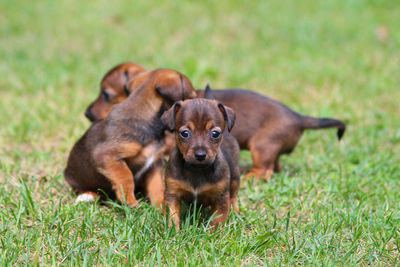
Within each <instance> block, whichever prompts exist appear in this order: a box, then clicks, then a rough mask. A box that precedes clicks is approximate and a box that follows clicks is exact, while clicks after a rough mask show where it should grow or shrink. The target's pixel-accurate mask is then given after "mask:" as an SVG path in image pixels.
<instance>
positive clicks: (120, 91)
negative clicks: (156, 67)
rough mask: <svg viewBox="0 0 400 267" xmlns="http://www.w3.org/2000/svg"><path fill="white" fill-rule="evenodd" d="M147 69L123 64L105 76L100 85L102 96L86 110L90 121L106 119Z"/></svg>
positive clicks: (130, 63)
mask: <svg viewBox="0 0 400 267" xmlns="http://www.w3.org/2000/svg"><path fill="white" fill-rule="evenodd" d="M145 71H146V69H145V68H144V67H142V66H141V65H139V64H137V63H134V62H127V63H122V64H119V65H117V66H115V67H114V68H112V69H111V70H110V71H109V72H107V74H106V75H104V77H103V79H102V81H101V83H100V94H99V96H98V98H97V99H96V100H95V101H93V103H92V104H90V106H89V107H88V108H87V109H86V112H85V116H86V117H87V118H88V119H89V120H90V121H97V120H100V119H104V118H105V117H106V116H107V115H108V113H110V111H111V109H112V108H113V107H114V105H116V104H118V103H121V102H122V101H124V100H125V99H126V98H127V97H128V95H129V93H130V92H129V89H128V87H127V85H128V83H129V81H130V80H132V79H133V78H134V77H135V76H136V75H138V74H139V73H142V72H145Z"/></svg>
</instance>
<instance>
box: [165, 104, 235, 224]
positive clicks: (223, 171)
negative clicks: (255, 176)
mask: <svg viewBox="0 0 400 267" xmlns="http://www.w3.org/2000/svg"><path fill="white" fill-rule="evenodd" d="M162 120H163V122H165V123H166V125H167V126H168V128H169V129H170V130H174V131H175V138H176V144H177V146H176V147H175V148H174V150H173V151H172V152H171V154H170V158H169V161H168V165H167V170H166V175H165V201H166V204H168V207H169V211H170V215H171V219H170V225H171V224H172V218H173V219H174V221H175V226H176V227H177V228H179V216H180V210H181V202H182V201H185V202H192V201H194V200H198V201H199V202H200V203H201V204H203V205H205V206H211V210H212V212H213V213H214V214H215V215H216V216H217V217H216V218H215V219H213V221H212V222H211V225H212V226H213V227H218V225H219V224H220V223H222V222H224V221H226V220H227V218H228V215H229V209H230V206H231V205H232V206H234V208H235V210H236V211H237V212H239V208H238V197H237V194H238V189H239V179H240V173H239V165H238V164H239V145H238V143H237V141H236V140H235V138H234V137H233V136H232V135H230V134H229V131H230V130H231V129H232V127H233V125H234V122H235V113H234V111H233V110H232V109H231V108H229V107H226V106H224V105H223V104H221V103H220V102H218V101H216V100H209V99H193V100H187V101H180V102H177V103H175V104H174V106H173V107H172V108H171V109H170V110H168V111H167V112H166V113H164V115H163V116H162Z"/></svg>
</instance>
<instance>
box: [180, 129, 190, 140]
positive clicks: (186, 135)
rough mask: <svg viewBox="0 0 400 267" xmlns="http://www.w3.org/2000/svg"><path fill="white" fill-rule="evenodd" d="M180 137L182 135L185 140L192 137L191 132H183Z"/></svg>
mask: <svg viewBox="0 0 400 267" xmlns="http://www.w3.org/2000/svg"><path fill="white" fill-rule="evenodd" d="M179 135H180V136H181V137H182V138H183V139H186V138H189V137H190V131H188V130H183V131H182V132H180V133H179Z"/></svg>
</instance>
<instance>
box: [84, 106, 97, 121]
mask: <svg viewBox="0 0 400 267" xmlns="http://www.w3.org/2000/svg"><path fill="white" fill-rule="evenodd" d="M90 108H91V106H90V107H89V108H88V109H86V112H85V116H86V118H88V119H89V120H90V121H94V120H95V118H94V116H93V114H92V111H90Z"/></svg>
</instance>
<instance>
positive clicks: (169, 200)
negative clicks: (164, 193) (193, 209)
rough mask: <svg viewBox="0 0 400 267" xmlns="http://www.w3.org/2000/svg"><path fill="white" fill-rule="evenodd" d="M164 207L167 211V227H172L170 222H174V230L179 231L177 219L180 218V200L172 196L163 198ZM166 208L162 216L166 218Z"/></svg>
mask: <svg viewBox="0 0 400 267" xmlns="http://www.w3.org/2000/svg"><path fill="white" fill-rule="evenodd" d="M165 200H166V205H167V206H168V209H169V227H171V226H172V224H173V223H172V220H174V222H175V228H176V230H179V223H180V220H179V217H180V216H181V200H180V199H177V198H175V197H173V196H168V197H166V198H165ZM166 208H167V207H166V206H165V207H164V216H166V215H167V214H166Z"/></svg>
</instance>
